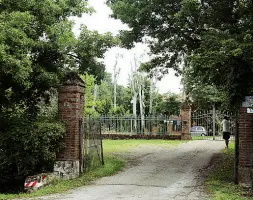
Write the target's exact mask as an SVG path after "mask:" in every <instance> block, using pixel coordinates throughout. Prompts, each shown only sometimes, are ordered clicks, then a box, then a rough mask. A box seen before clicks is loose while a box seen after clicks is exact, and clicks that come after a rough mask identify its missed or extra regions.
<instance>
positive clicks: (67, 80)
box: [63, 71, 84, 87]
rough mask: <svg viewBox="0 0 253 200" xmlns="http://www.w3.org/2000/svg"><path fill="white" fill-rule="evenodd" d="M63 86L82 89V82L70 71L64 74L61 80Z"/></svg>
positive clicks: (76, 74)
mask: <svg viewBox="0 0 253 200" xmlns="http://www.w3.org/2000/svg"><path fill="white" fill-rule="evenodd" d="M63 85H65V86H66V85H71V86H81V87H84V81H83V80H82V79H81V78H80V76H79V75H78V73H76V72H73V71H70V72H67V73H66V74H65V76H64V78H63Z"/></svg>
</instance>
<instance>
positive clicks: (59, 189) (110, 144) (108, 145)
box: [0, 140, 185, 200]
mask: <svg viewBox="0 0 253 200" xmlns="http://www.w3.org/2000/svg"><path fill="white" fill-rule="evenodd" d="M183 142H185V141H176V140H173V141H172V140H104V141H103V147H104V155H105V165H104V166H102V167H100V168H98V169H94V170H91V171H89V172H88V173H85V174H83V175H82V176H81V177H79V178H77V179H73V180H64V181H59V182H57V183H54V184H52V185H49V186H47V187H45V188H43V189H41V190H38V191H36V192H33V193H31V194H25V193H20V194H0V200H7V199H14V198H24V199H27V198H33V197H37V196H43V195H50V194H55V193H63V192H67V191H68V190H71V189H74V188H77V187H81V186H85V185H88V184H90V183H91V182H92V181H94V180H96V179H98V178H101V177H104V176H110V175H113V174H115V173H117V172H118V171H120V170H121V169H122V168H123V167H124V166H125V161H124V160H122V159H121V158H119V157H117V156H115V155H114V156H112V153H117V152H119V153H120V152H127V151H128V150H130V149H132V148H136V147H138V146H141V145H156V146H161V147H165V148H169V147H172V146H175V145H179V144H181V143H183Z"/></svg>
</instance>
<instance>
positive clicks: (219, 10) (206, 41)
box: [108, 0, 253, 107]
mask: <svg viewBox="0 0 253 200" xmlns="http://www.w3.org/2000/svg"><path fill="white" fill-rule="evenodd" d="M108 4H109V5H110V7H111V8H112V10H113V17H115V18H118V19H121V20H122V21H123V22H124V23H126V24H128V25H129V27H130V30H128V31H123V32H122V34H121V39H122V43H123V44H125V46H129V47H131V46H132V45H133V43H134V42H138V41H141V40H142V38H143V37H144V36H148V37H145V39H147V40H149V45H150V49H151V52H152V54H153V55H154V56H153V60H152V61H151V62H150V63H149V64H148V65H146V66H144V67H146V68H147V69H148V70H149V71H150V70H152V69H154V68H156V69H158V70H159V71H161V72H162V73H167V68H174V69H176V70H178V71H179V72H180V71H181V69H180V68H179V66H180V65H179V64H182V61H183V59H184V58H186V68H189V67H192V68H193V69H194V70H193V72H194V76H195V77H198V78H200V77H201V78H200V81H202V83H203V86H204V87H205V86H208V87H213V86H215V87H214V88H215V90H218V91H219V92H221V93H224V94H225V99H229V104H230V106H234V107H237V106H238V105H239V103H240V102H241V101H242V100H243V98H244V96H246V95H248V94H249V93H251V92H252V89H253V81H252V80H253V79H252V76H253V68H252V65H253V63H252V52H253V51H252V49H253V48H252V47H253V41H252V20H253V15H252V12H251V11H252V9H253V2H252V1H249V0H246V1H241V0H223V1H218V0H203V1H198V0H181V1H178V0H172V1H163V0H157V1H155V2H154V1H149V2H147V1H146V0H140V1H133V0H108ZM195 80H196V81H197V79H195Z"/></svg>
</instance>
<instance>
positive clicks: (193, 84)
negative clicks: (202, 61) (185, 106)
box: [182, 67, 228, 110]
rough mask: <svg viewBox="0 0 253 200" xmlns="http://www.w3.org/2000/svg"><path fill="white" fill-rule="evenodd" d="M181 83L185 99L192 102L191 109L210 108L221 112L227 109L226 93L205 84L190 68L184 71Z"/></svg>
mask: <svg viewBox="0 0 253 200" xmlns="http://www.w3.org/2000/svg"><path fill="white" fill-rule="evenodd" d="M182 83H183V85H184V92H185V94H186V97H187V98H189V99H190V100H191V101H192V109H211V108H212V106H215V107H216V108H218V109H219V108H221V109H223V110H226V109H227V108H228V105H227V104H226V102H228V100H227V97H226V93H225V92H224V91H222V89H218V87H216V86H215V85H214V84H212V85H211V84H207V83H205V82H204V81H203V78H202V77H199V76H198V75H197V74H196V73H194V69H193V68H192V67H189V68H186V69H185V70H184V72H183V79H182Z"/></svg>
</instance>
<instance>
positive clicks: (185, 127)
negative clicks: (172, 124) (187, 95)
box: [180, 102, 192, 140]
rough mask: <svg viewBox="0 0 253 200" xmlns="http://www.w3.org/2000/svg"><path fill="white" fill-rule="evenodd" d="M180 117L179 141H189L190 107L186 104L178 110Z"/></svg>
mask: <svg viewBox="0 0 253 200" xmlns="http://www.w3.org/2000/svg"><path fill="white" fill-rule="evenodd" d="M180 116H181V126H182V133H181V140H191V139H192V138H191V135H190V128H191V107H190V105H189V104H188V103H187V102H184V103H183V104H182V106H181V110H180Z"/></svg>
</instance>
